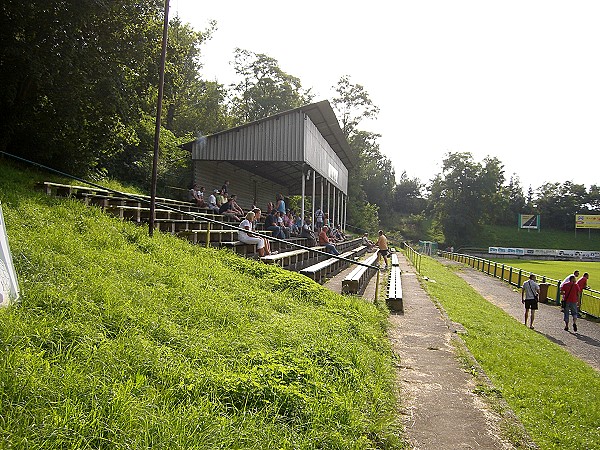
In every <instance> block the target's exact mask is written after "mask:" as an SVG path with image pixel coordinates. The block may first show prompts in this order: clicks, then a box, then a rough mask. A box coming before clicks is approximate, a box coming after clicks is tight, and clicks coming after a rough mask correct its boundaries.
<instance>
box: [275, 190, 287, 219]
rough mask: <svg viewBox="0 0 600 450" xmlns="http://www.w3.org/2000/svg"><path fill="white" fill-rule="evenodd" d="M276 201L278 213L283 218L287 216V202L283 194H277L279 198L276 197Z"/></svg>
mask: <svg viewBox="0 0 600 450" xmlns="http://www.w3.org/2000/svg"><path fill="white" fill-rule="evenodd" d="M275 199H276V203H275V209H276V210H277V211H279V213H280V214H281V215H282V216H283V215H284V214H285V209H286V208H285V201H284V200H283V194H281V193H280V194H277V196H276V197H275Z"/></svg>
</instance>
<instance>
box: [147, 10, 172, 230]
mask: <svg viewBox="0 0 600 450" xmlns="http://www.w3.org/2000/svg"><path fill="white" fill-rule="evenodd" d="M164 16H165V17H164V24H163V37H162V52H161V55H160V67H159V71H158V104H157V107H156V127H155V129H154V159H153V161H152V187H151V193H150V221H149V229H148V235H149V236H150V237H152V235H153V234H154V211H155V209H156V179H157V174H158V148H159V141H160V116H161V114H162V99H163V90H164V84H165V61H166V59H167V38H168V31H169V0H165V14H164Z"/></svg>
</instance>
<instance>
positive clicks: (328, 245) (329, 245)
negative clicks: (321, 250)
mask: <svg viewBox="0 0 600 450" xmlns="http://www.w3.org/2000/svg"><path fill="white" fill-rule="evenodd" d="M327 231H329V227H328V226H327V225H323V228H321V232H320V233H319V245H324V246H325V251H326V252H328V253H331V254H333V255H339V254H340V252H338V250H337V248H335V244H334V243H333V242H331V241H330V239H329V236H327Z"/></svg>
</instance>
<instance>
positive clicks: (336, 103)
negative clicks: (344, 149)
mask: <svg viewBox="0 0 600 450" xmlns="http://www.w3.org/2000/svg"><path fill="white" fill-rule="evenodd" d="M334 88H335V91H336V92H337V97H335V98H334V99H333V100H332V103H333V108H334V109H335V110H336V111H337V116H338V117H341V121H342V124H341V125H342V131H343V132H344V135H345V136H346V138H349V137H350V136H351V135H352V133H354V132H356V131H357V127H358V125H359V124H360V122H362V121H363V120H364V119H371V118H375V117H377V115H378V114H379V107H377V106H375V104H373V101H372V100H371V98H370V97H369V94H368V92H367V91H366V90H365V88H364V87H363V86H362V85H360V84H352V83H351V82H350V77H349V76H348V75H344V76H342V77H341V78H340V79H339V81H338V83H337V86H334Z"/></svg>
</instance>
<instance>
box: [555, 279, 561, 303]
mask: <svg viewBox="0 0 600 450" xmlns="http://www.w3.org/2000/svg"><path fill="white" fill-rule="evenodd" d="M556 304H557V305H560V281H557V282H556Z"/></svg>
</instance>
